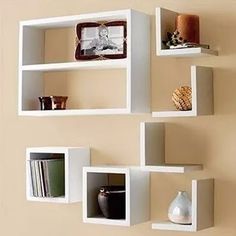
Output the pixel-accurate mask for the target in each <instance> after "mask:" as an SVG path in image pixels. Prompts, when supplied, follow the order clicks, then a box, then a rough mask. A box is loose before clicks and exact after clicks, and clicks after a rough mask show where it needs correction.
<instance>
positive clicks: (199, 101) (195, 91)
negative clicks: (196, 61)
mask: <svg viewBox="0 0 236 236" xmlns="http://www.w3.org/2000/svg"><path fill="white" fill-rule="evenodd" d="M191 88H192V110H190V111H178V110H175V111H174V110H173V111H154V112H152V117H187V116H200V115H212V114H213V113H214V111H213V110H214V109H213V107H214V105H213V70H212V68H210V67H203V66H191ZM170 99H171V97H170ZM173 107H174V105H173Z"/></svg>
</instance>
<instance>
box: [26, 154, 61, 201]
mask: <svg viewBox="0 0 236 236" xmlns="http://www.w3.org/2000/svg"><path fill="white" fill-rule="evenodd" d="M29 162H30V173H31V175H30V176H31V183H32V193H33V196H34V197H59V196H63V195H65V164H64V158H50V159H37V160H35V159H32V160H29Z"/></svg>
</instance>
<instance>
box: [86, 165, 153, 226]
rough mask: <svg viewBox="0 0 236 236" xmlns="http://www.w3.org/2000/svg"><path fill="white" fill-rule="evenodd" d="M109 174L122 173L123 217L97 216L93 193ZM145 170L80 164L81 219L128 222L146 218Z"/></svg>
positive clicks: (147, 183)
mask: <svg viewBox="0 0 236 236" xmlns="http://www.w3.org/2000/svg"><path fill="white" fill-rule="evenodd" d="M109 174H119V175H123V177H124V184H125V190H126V193H125V194H126V195H125V203H126V204H125V219H106V218H105V217H102V216H101V212H100V210H99V206H98V203H97V195H98V192H99V188H100V187H101V186H106V185H111V184H112V183H110V182H109V183H108V175H109ZM149 217H150V216H149V173H147V172H143V171H141V169H140V168H139V167H115V166H102V167H95V166H94V167H84V168H83V221H84V222H85V223H93V224H105V225H119V226H130V225H134V224H139V223H142V222H145V221H148V220H149Z"/></svg>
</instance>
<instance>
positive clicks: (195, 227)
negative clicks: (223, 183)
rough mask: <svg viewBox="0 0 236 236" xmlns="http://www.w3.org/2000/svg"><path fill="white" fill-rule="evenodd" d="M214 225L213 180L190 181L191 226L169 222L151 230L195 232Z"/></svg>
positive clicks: (162, 222)
mask: <svg viewBox="0 0 236 236" xmlns="http://www.w3.org/2000/svg"><path fill="white" fill-rule="evenodd" d="M213 225H214V179H200V180H192V224H191V225H181V224H174V223H172V222H170V221H159V222H156V223H153V224H152V229H158V230H172V231H188V232H196V231H199V230H203V229H206V228H209V227H212V226H213Z"/></svg>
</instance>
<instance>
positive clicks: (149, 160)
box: [140, 122, 202, 173]
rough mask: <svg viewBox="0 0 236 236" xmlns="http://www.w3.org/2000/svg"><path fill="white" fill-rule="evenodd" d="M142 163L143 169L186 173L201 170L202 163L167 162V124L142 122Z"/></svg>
mask: <svg viewBox="0 0 236 236" xmlns="http://www.w3.org/2000/svg"><path fill="white" fill-rule="evenodd" d="M140 165H141V167H142V169H143V170H145V171H151V172H165V173H185V172H189V171H196V170H201V169H202V165H200V164H198V165H197V164H167V163H166V162H165V124H164V123H158V122H155V123H154V122H142V123H141V124H140Z"/></svg>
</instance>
